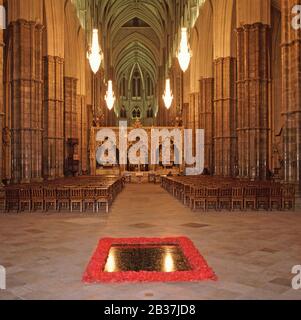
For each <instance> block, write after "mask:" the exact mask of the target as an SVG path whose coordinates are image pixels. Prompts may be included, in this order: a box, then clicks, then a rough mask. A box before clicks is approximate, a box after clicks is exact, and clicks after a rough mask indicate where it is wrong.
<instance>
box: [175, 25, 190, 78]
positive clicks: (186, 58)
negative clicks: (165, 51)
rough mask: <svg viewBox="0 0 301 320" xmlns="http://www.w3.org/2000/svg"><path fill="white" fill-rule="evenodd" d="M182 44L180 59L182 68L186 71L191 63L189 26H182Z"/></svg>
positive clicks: (179, 53)
mask: <svg viewBox="0 0 301 320" xmlns="http://www.w3.org/2000/svg"><path fill="white" fill-rule="evenodd" d="M181 34H182V36H181V44H180V48H179V52H178V60H179V64H180V67H181V69H182V70H183V72H185V71H186V70H187V69H188V67H189V63H190V59H191V52H190V49H189V45H188V36H187V28H182V32H181Z"/></svg>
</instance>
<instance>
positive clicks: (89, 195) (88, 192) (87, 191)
mask: <svg viewBox="0 0 301 320" xmlns="http://www.w3.org/2000/svg"><path fill="white" fill-rule="evenodd" d="M94 197H95V188H94V187H87V188H84V189H83V199H84V200H85V199H94Z"/></svg>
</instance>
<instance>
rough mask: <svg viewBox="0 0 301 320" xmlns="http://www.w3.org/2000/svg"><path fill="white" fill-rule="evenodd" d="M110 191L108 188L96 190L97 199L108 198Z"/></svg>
mask: <svg viewBox="0 0 301 320" xmlns="http://www.w3.org/2000/svg"><path fill="white" fill-rule="evenodd" d="M108 193H109V192H108V189H107V188H96V189H95V195H96V197H106V196H107V195H108Z"/></svg>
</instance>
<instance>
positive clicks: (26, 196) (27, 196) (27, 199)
mask: <svg viewBox="0 0 301 320" xmlns="http://www.w3.org/2000/svg"><path fill="white" fill-rule="evenodd" d="M26 208H28V211H31V190H30V188H20V190H19V210H21V211H23V210H25V209H26Z"/></svg>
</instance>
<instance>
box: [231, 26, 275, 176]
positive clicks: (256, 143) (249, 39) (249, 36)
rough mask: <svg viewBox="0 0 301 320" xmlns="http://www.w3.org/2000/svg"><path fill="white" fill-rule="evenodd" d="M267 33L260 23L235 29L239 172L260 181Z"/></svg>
mask: <svg viewBox="0 0 301 320" xmlns="http://www.w3.org/2000/svg"><path fill="white" fill-rule="evenodd" d="M270 35H271V32H270V26H268V25H265V24H262V23H255V24H252V25H245V26H243V27H241V28H238V29H237V68H238V81H237V90H238V128H237V134H238V150H239V152H238V154H239V156H238V157H239V174H240V176H241V177H246V178H252V179H261V180H262V179H263V180H264V179H266V178H267V176H268V171H269V168H268V166H269V130H270V127H269V118H268V114H269V113H268V112H269V85H270V81H271V79H270V62H269V58H270V54H269V48H270Z"/></svg>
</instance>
